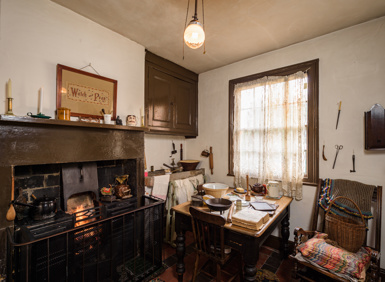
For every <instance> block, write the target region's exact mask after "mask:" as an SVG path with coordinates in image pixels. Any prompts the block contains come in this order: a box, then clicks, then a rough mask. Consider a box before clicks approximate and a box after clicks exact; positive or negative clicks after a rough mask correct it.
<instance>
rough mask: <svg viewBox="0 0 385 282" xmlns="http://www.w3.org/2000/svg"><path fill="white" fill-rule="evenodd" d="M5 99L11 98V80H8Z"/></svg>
mask: <svg viewBox="0 0 385 282" xmlns="http://www.w3.org/2000/svg"><path fill="white" fill-rule="evenodd" d="M7 98H12V81H11V79H8V84H7Z"/></svg>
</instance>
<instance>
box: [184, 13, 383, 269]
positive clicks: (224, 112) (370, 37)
mask: <svg viewBox="0 0 385 282" xmlns="http://www.w3.org/2000/svg"><path fill="white" fill-rule="evenodd" d="M384 46H385V17H383V18H380V19H377V20H374V21H370V22H367V23H364V24H361V25H358V26H354V27H351V28H348V29H345V30H342V31H338V32H335V33H332V34H329V35H326V36H322V37H319V38H316V39H314V40H310V41H306V42H303V43H300V44H296V45H292V46H290V47H287V48H283V49H280V50H277V51H274V52H270V53H267V54H264V55H261V56H257V57H253V58H250V59H247V60H244V61H241V62H238V63H234V64H231V65H228V66H225V67H222V68H219V69H215V70H212V71H209V72H206V73H203V74H201V75H200V76H199V136H198V138H197V139H195V140H194V139H193V140H187V141H186V142H187V146H188V150H189V156H196V155H197V154H198V153H200V151H201V150H202V144H209V145H210V146H213V149H214V175H212V176H211V177H210V178H211V179H210V180H213V181H219V182H224V183H227V184H229V185H233V177H228V176H226V174H227V172H228V95H229V94H228V84H229V80H231V79H234V78H238V77H243V76H246V75H250V74H255V73H259V72H263V71H267V70H271V69H275V68H280V67H284V66H289V65H292V64H296V63H301V62H304V61H308V60H313V59H317V58H319V59H320V74H319V81H320V87H319V90H320V92H319V93H320V97H319V119H320V123H319V126H320V129H319V133H320V154H321V153H322V145H323V144H325V145H326V152H325V154H326V157H327V159H328V160H327V161H323V160H322V156H321V155H320V177H321V178H327V177H328V178H348V179H352V180H357V181H361V182H364V183H368V184H376V185H382V186H385V151H376V152H374V151H371V152H368V151H365V150H364V112H365V111H368V110H370V108H371V106H372V105H373V104H374V103H380V104H381V105H382V106H385V79H384V73H385V56H384ZM340 100H341V101H342V110H341V116H340V120H339V126H338V130H336V129H335V123H336V118H337V110H338V105H337V103H338V102H339V101H340ZM336 144H342V145H343V146H344V148H343V150H342V151H341V152H340V153H339V155H338V160H337V164H336V167H335V169H334V170H333V169H332V165H333V160H334V156H335V149H334V146H335V145H336ZM353 150H354V152H355V155H356V171H357V172H356V173H350V169H352V153H353ZM203 167H205V168H206V169H208V162H207V161H206V160H205V162H204V163H203ZM314 197H315V187H304V199H303V200H302V201H294V202H293V204H292V206H291V219H290V222H291V223H290V234H292V232H293V228H294V227H295V226H302V227H305V228H308V227H309V224H310V215H311V212H312V208H313V202H314ZM383 202H384V200H383ZM384 210H385V209H384ZM383 213H384V212H383ZM382 226H385V215H384V214H383V220H382ZM275 234H277V235H278V233H277V232H275ZM291 239H292V235H291ZM382 245H383V247H382V252H383V253H385V244H382ZM381 266H382V268H384V267H385V260H383V261H382V263H381Z"/></svg>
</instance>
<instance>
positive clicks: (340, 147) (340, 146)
mask: <svg viewBox="0 0 385 282" xmlns="http://www.w3.org/2000/svg"><path fill="white" fill-rule="evenodd" d="M342 148H343V146H342V145H336V149H337V151H336V157H335V158H334V163H333V169H334V167H335V166H336V161H337V156H338V152H339V151H340V150H342Z"/></svg>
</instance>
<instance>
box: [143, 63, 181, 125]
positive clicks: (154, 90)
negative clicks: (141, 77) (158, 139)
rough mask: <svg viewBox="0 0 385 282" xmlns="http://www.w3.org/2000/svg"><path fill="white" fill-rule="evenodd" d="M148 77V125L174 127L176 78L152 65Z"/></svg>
mask: <svg viewBox="0 0 385 282" xmlns="http://www.w3.org/2000/svg"><path fill="white" fill-rule="evenodd" d="M148 79H149V83H148V85H147V87H148V98H147V104H148V125H149V126H152V127H163V128H172V127H173V102H174V101H173V96H174V94H173V93H174V91H175V90H174V89H173V88H174V86H173V80H174V78H173V77H172V76H170V75H168V74H165V73H163V72H161V71H159V70H157V69H154V68H151V67H150V68H149V77H148Z"/></svg>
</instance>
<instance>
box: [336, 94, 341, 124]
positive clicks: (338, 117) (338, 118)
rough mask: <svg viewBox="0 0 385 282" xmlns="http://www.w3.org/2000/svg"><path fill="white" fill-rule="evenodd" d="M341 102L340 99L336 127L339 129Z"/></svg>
mask: <svg viewBox="0 0 385 282" xmlns="http://www.w3.org/2000/svg"><path fill="white" fill-rule="evenodd" d="M341 103H342V101H340V106H339V107H338V115H337V123H336V129H337V127H338V121H339V120H340V113H341Z"/></svg>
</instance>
